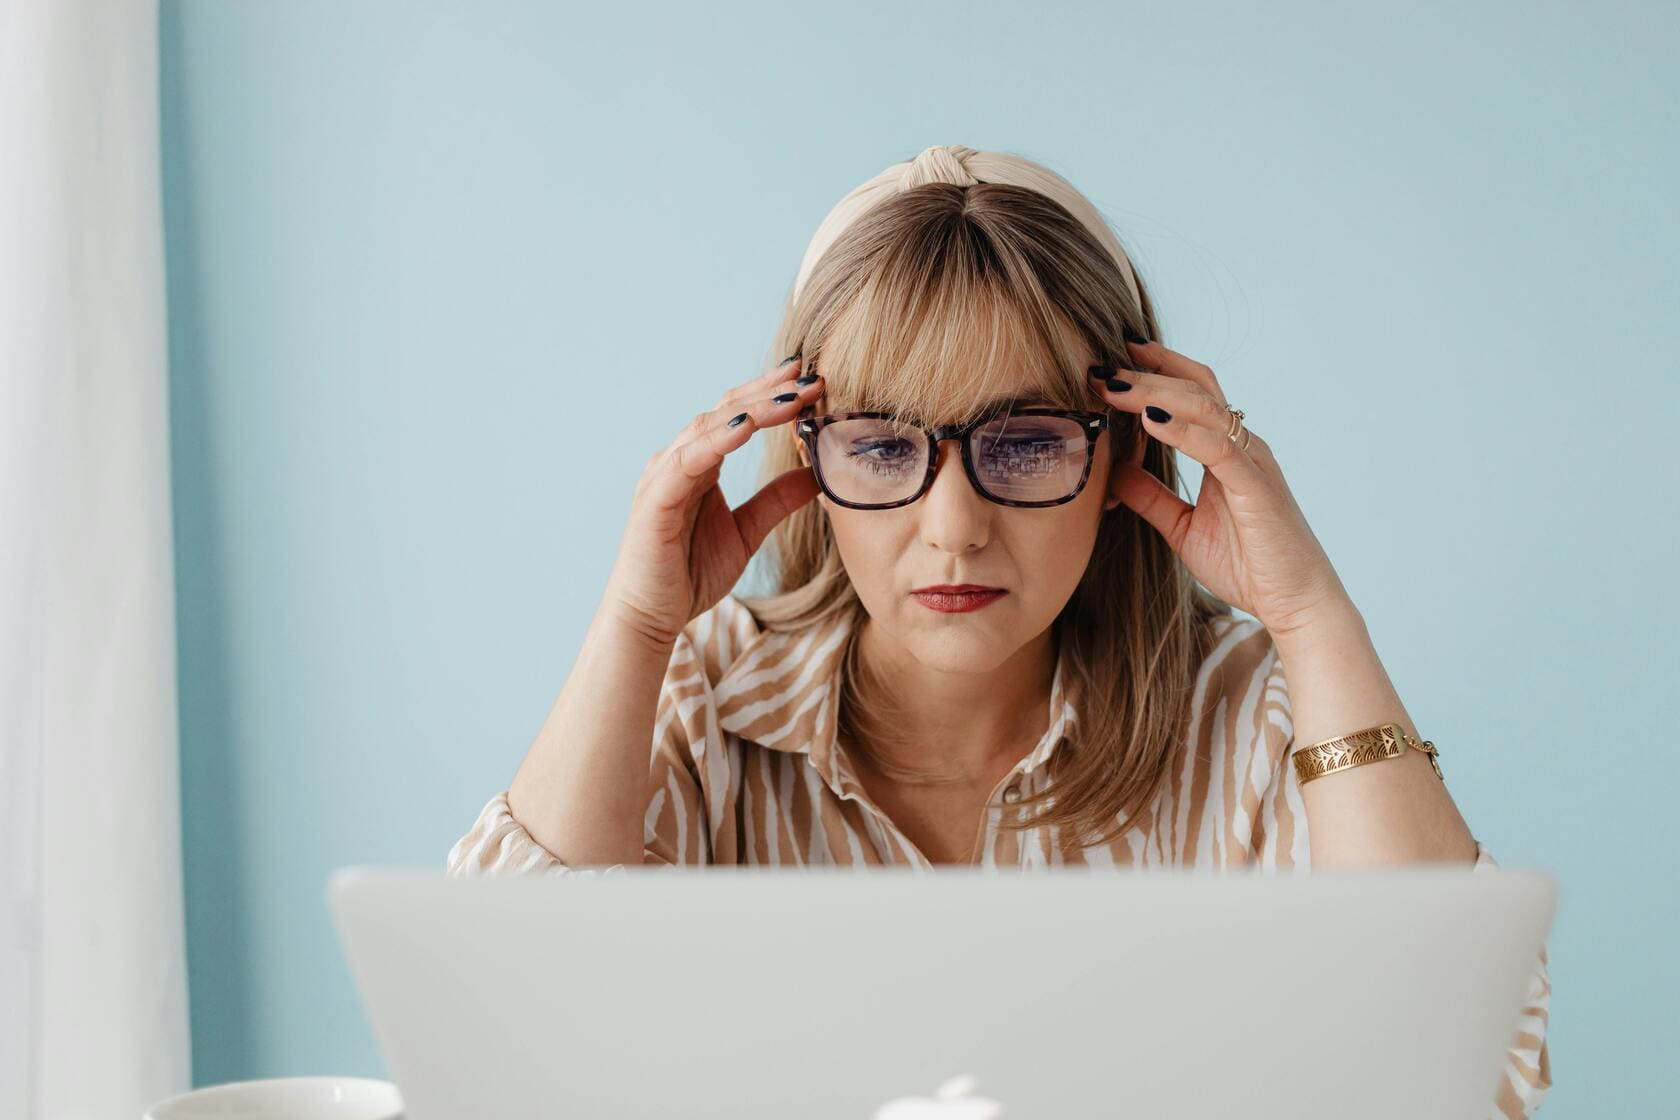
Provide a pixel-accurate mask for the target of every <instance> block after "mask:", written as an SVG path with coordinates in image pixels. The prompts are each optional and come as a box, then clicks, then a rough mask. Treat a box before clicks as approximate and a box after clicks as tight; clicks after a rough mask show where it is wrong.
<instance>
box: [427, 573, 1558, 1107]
mask: <svg viewBox="0 0 1680 1120" xmlns="http://www.w3.org/2000/svg"><path fill="white" fill-rule="evenodd" d="M853 625H854V621H853V616H850V615H846V614H841V615H839V616H836V617H834V618H831V619H828V620H825V621H823V622H820V623H817V624H814V625H812V626H808V627H806V628H804V629H802V630H797V631H792V632H775V631H770V630H764V629H762V628H761V627H760V625H759V624H758V622H757V620H756V619H755V618H754V617H753V615H752V614H751V613H750V612H749V611H748V609H747V608H746V606H745V605H744V604H743V603H741V602H740V601H739V600H738V599H736V598H735V597H734V596H733V595H725V596H724V597H723V598H722V599H721V600H719V601H718V603H717V605H716V606H714V607H712V608H711V609H710V610H708V611H705V612H704V613H702V614H700V615H698V616H697V617H695V618H694V619H693V620H692V621H691V622H690V623H689V624H688V626H687V627H685V628H684V630H683V633H682V635H681V636H680V637H679V638H678V641H677V644H676V647H675V649H674V650H673V652H672V655H671V660H670V664H669V667H668V669H667V671H666V675H665V680H664V684H663V686H662V689H661V692H660V698H659V706H658V714H657V718H656V721H655V724H654V735H653V743H652V746H651V750H650V755H651V760H650V770H649V777H648V784H647V802H646V804H647V809H646V815H645V817H644V825H643V843H644V852H643V863H644V864H781V865H794V866H808V865H835V864H840V865H858V866H862V865H870V864H877V865H886V864H893V865H911V866H915V867H920V868H930V869H931V868H933V867H934V866H935V865H934V864H932V863H930V861H929V860H928V859H927V858H926V857H925V856H924V855H923V854H922V852H921V851H920V850H919V849H918V848H917V847H916V845H915V844H914V843H912V842H911V841H910V839H909V838H908V837H906V836H905V835H904V833H903V832H902V831H900V830H899V828H898V827H897V826H896V825H894V823H893V822H892V820H891V819H889V818H888V817H887V815H886V814H885V813H884V812H883V811H882V810H881V809H879V808H878V807H877V806H876V805H875V803H874V802H873V800H871V798H870V797H869V795H868V794H867V793H866V792H865V791H864V789H863V787H862V786H861V785H860V784H859V782H858V780H857V777H856V774H855V772H854V770H853V768H852V766H851V764H850V762H849V761H848V759H847V757H846V754H845V751H844V749H843V748H842V747H841V746H840V744H839V743H838V741H837V736H836V720H835V716H836V708H837V700H838V697H839V696H840V689H841V677H840V673H841V668H842V661H843V658H844V654H845V649H846V642H847V639H848V637H849V636H850V631H851V629H852V627H853ZM1210 625H1211V626H1213V627H1214V628H1215V629H1214V634H1213V638H1214V642H1213V645H1212V647H1211V652H1210V653H1209V654H1208V656H1207V657H1206V658H1205V659H1204V661H1203V663H1202V664H1201V666H1200V668H1199V670H1198V673H1197V679H1196V683H1195V690H1194V694H1193V700H1192V708H1191V716H1190V723H1189V739H1190V743H1191V745H1192V747H1193V749H1191V750H1188V751H1184V752H1182V762H1181V763H1180V764H1179V765H1178V767H1177V768H1176V770H1175V772H1174V773H1173V775H1172V778H1171V780H1170V782H1169V783H1168V784H1167V785H1166V786H1165V787H1164V788H1163V789H1162V791H1161V793H1160V795H1159V798H1158V799H1157V801H1156V802H1155V804H1154V806H1153V808H1152V809H1151V811H1149V812H1147V813H1145V814H1143V815H1142V816H1140V817H1139V818H1137V819H1136V820H1135V822H1134V823H1133V825H1132V827H1131V828H1129V829H1128V830H1126V831H1124V832H1122V833H1120V834H1119V835H1118V836H1116V837H1115V838H1114V839H1113V840H1112V841H1111V842H1109V843H1107V844H1105V845H1099V846H1097V847H1095V848H1084V849H1082V848H1080V847H1079V846H1078V845H1077V844H1065V843H1063V842H1061V838H1060V837H1058V836H1057V835H1056V829H1054V828H1053V827H1039V828H1035V829H1031V830H1028V831H1024V832H1023V831H1015V830H1010V829H1000V828H999V827H998V824H999V822H1000V820H1001V819H1002V818H1001V814H1002V813H1003V812H1005V811H1007V810H1006V809H1005V808H1003V807H998V808H993V809H989V810H988V811H987V814H988V815H987V816H986V818H985V819H984V820H983V821H982V822H981V827H980V829H979V835H978V836H977V848H976V851H975V852H974V862H975V863H976V864H977V865H979V866H982V867H991V868H1021V869H1027V868H1044V867H1054V866H1057V865H1060V864H1100V865H1106V866H1110V867H1115V868H1132V867H1150V868H1153V867H1182V868H1198V869H1205V868H1212V869H1231V868H1258V869H1261V870H1263V871H1267V872H1271V871H1275V870H1277V869H1279V868H1285V869H1300V870H1306V869H1310V867H1311V859H1310V856H1311V852H1310V848H1309V845H1308V841H1307V816H1306V810H1305V808H1304V806H1303V804H1302V801H1301V791H1300V788H1299V786H1298V784H1297V780H1296V776H1295V767H1294V765H1293V763H1292V762H1290V760H1289V750H1290V747H1291V739H1292V725H1291V721H1290V711H1289V696H1288V693H1287V691H1286V690H1285V682H1284V676H1283V664H1282V662H1281V660H1280V659H1279V657H1278V655H1277V652H1276V650H1275V648H1274V646H1273V644H1272V641H1271V635H1270V634H1269V633H1268V632H1267V630H1266V628H1265V627H1264V626H1263V625H1261V624H1260V623H1259V622H1258V621H1256V620H1254V619H1248V618H1239V617H1237V616H1223V617H1219V618H1215V619H1214V620H1213V621H1212V622H1211V623H1210ZM1072 683H1073V682H1072V680H1071V676H1070V679H1068V680H1064V679H1063V674H1062V668H1061V665H1060V664H1059V663H1058V664H1057V666H1056V669H1055V674H1054V677H1053V680H1052V683H1051V690H1050V708H1049V717H1050V718H1049V725H1048V728H1047V729H1046V731H1045V732H1044V735H1043V737H1042V738H1041V739H1040V740H1039V741H1038V743H1037V744H1036V745H1035V746H1034V747H1033V748H1032V750H1031V751H1029V752H1028V753H1027V755H1026V756H1025V757H1024V758H1022V759H1021V760H1020V762H1018V763H1017V764H1016V765H1015V767H1014V769H1013V770H1012V771H1011V772H1010V774H1009V775H1008V776H1007V777H1005V778H1004V779H1003V781H1002V782H1000V783H999V785H1000V786H1001V787H1002V796H1003V800H1004V801H1005V802H1013V801H1016V800H1019V792H1027V793H1031V792H1036V791H1037V790H1039V789H1040V788H1042V786H1043V785H1044V783H1045V779H1046V763H1047V762H1048V761H1049V760H1050V757H1051V755H1052V754H1054V752H1055V751H1056V749H1057V748H1058V747H1059V746H1060V745H1061V744H1062V743H1063V742H1064V741H1065V740H1067V739H1068V738H1070V737H1071V736H1073V735H1074V734H1075V733H1076V726H1075V725H1076V716H1075V704H1074V697H1073V695H1072V694H1071V688H1072ZM998 792H999V791H998V790H996V789H994V790H993V795H992V797H991V798H989V800H991V801H993V802H995V801H996V800H997V794H998ZM1497 866H1498V865H1497V864H1496V863H1495V861H1494V860H1493V857H1492V856H1491V855H1490V854H1489V853H1488V851H1487V849H1486V848H1484V847H1483V846H1482V844H1481V842H1480V841H1477V843H1476V862H1475V871H1477V872H1482V871H1486V870H1490V869H1493V868H1496V867H1497ZM447 867H448V872H449V874H451V875H455V876H467V875H487V874H513V873H522V872H529V873H540V874H567V873H569V874H601V873H610V872H611V871H612V870H613V869H612V868H607V869H590V868H572V867H568V866H566V865H564V864H562V863H561V862H560V861H559V860H558V859H556V858H555V857H554V856H553V855H552V854H551V853H549V852H548V851H546V850H545V849H544V848H542V847H541V846H540V845H539V844H538V843H537V842H536V841H535V840H534V839H533V838H532V837H531V836H530V835H529V834H528V833H527V832H526V831H525V830H524V828H522V827H521V826H520V824H519V822H518V821H516V820H514V818H513V816H512V814H511V813H510V812H509V809H508V801H507V794H506V792H505V791H504V792H502V793H498V794H497V795H496V796H494V797H492V798H491V799H490V801H489V802H488V803H487V804H486V805H485V806H484V808H483V810H482V811H481V812H480V814H479V817H478V820H477V821H476V822H475V823H474V824H473V826H472V829H471V830H470V831H469V832H468V833H467V834H466V835H465V836H463V837H462V838H461V839H460V840H459V841H458V842H457V843H456V844H455V846H454V848H453V849H452V850H451V851H450V853H449V857H448V861H447ZM1550 999H1551V981H1550V977H1549V975H1548V973H1547V960H1546V950H1545V948H1544V947H1542V949H1541V951H1540V954H1539V957H1538V959H1537V961H1536V965H1535V969H1534V971H1533V973H1532V975H1531V978H1530V980H1529V986H1528V991H1527V996H1526V1006H1525V1007H1524V1008H1523V1011H1522V1014H1521V1016H1520V1018H1519V1020H1518V1023H1517V1025H1516V1028H1515V1032H1514V1034H1513V1037H1512V1041H1511V1045H1510V1048H1509V1052H1508V1060H1507V1063H1506V1067H1505V1071H1504V1076H1503V1078H1502V1080H1501V1082H1500V1085H1499V1088H1498V1091H1497V1095H1496V1097H1495V1099H1494V1100H1493V1101H1492V1102H1490V1107H1489V1111H1488V1116H1489V1117H1494V1118H1503V1120H1517V1118H1519V1117H1526V1116H1530V1115H1532V1114H1533V1113H1534V1110H1535V1109H1536V1108H1538V1107H1539V1104H1540V1101H1541V1100H1542V1098H1544V1097H1545V1095H1546V1093H1547V1090H1548V1089H1549V1088H1550V1087H1551V1083H1552V1079H1551V1063H1550V1056H1549V1054H1548V1049H1547V1043H1546V1027H1547V1022H1548V1018H1549V1010H1550Z"/></svg>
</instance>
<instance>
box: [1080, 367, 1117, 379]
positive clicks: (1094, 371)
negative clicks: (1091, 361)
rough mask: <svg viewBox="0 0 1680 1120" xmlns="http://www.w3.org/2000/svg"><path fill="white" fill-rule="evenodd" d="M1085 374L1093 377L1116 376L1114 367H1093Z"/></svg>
mask: <svg viewBox="0 0 1680 1120" xmlns="http://www.w3.org/2000/svg"><path fill="white" fill-rule="evenodd" d="M1085 372H1086V373H1088V374H1090V375H1091V376H1092V377H1113V376H1114V367H1113V366H1092V367H1091V368H1090V369H1088V370H1086V371H1085Z"/></svg>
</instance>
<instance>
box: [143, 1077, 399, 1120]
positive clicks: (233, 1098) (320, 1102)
mask: <svg viewBox="0 0 1680 1120" xmlns="http://www.w3.org/2000/svg"><path fill="white" fill-rule="evenodd" d="M402 1110H403V1104H402V1097H401V1096H400V1095H398V1093H397V1087H396V1086H395V1085H393V1084H391V1083H390V1082H389V1081H377V1080H375V1079H373V1078H369V1077H276V1078H271V1079H269V1080H267V1081H232V1082H229V1083H228V1084H226V1085H207V1086H205V1087H204V1088H202V1089H194V1090H193V1091H192V1092H190V1093H182V1094H181V1095H180V1096H178V1097H170V1098H169V1099H168V1100H164V1101H159V1102H158V1103H157V1104H154V1105H153V1106H152V1107H151V1108H148V1109H147V1110H146V1114H145V1115H144V1116H143V1117H141V1118H140V1120H208V1118H210V1117H214V1118H216V1120H402Z"/></svg>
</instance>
